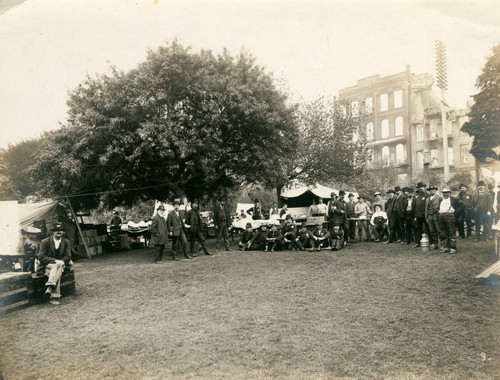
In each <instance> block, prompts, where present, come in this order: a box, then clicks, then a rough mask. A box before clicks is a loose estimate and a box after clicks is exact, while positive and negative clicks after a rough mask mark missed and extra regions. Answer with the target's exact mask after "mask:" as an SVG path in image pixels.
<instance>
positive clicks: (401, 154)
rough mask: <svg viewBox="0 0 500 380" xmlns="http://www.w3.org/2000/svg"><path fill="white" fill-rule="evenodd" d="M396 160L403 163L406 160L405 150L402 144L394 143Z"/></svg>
mask: <svg viewBox="0 0 500 380" xmlns="http://www.w3.org/2000/svg"><path fill="white" fill-rule="evenodd" d="M396 162H397V163H398V164H404V163H405V162H406V151H405V146H404V145H403V144H398V145H396Z"/></svg>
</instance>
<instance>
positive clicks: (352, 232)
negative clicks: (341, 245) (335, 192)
mask: <svg viewBox="0 0 500 380" xmlns="http://www.w3.org/2000/svg"><path fill="white" fill-rule="evenodd" d="M348 198H349V202H347V203H346V208H347V227H348V229H349V239H352V240H354V238H355V237H356V221H355V220H352V219H353V218H355V217H356V211H355V210H356V203H357V202H356V201H355V200H354V194H353V193H349V195H348ZM330 229H331V228H330Z"/></svg>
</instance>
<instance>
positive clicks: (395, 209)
mask: <svg viewBox="0 0 500 380" xmlns="http://www.w3.org/2000/svg"><path fill="white" fill-rule="evenodd" d="M394 192H395V193H396V194H395V195H394V197H393V199H394V200H393V202H392V210H391V213H390V216H389V215H388V216H389V233H390V235H389V240H388V242H390V243H392V242H394V241H398V242H399V241H403V240H404V238H403V231H404V205H403V204H404V200H405V197H404V195H403V194H402V191H401V187H400V186H396V187H395V188H394Z"/></svg>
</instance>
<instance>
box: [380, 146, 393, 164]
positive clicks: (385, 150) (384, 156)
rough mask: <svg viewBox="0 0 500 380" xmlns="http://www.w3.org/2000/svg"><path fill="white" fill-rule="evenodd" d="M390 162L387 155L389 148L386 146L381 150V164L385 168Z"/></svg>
mask: <svg viewBox="0 0 500 380" xmlns="http://www.w3.org/2000/svg"><path fill="white" fill-rule="evenodd" d="M390 162H391V155H390V153H389V147H388V146H387V145H386V146H384V147H383V148H382V163H383V164H384V165H385V166H389V164H390Z"/></svg>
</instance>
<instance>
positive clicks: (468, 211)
mask: <svg viewBox="0 0 500 380" xmlns="http://www.w3.org/2000/svg"><path fill="white" fill-rule="evenodd" d="M459 189H460V193H459V194H458V198H459V199H460V200H461V201H462V202H463V204H464V206H465V207H464V209H463V211H462V212H461V213H460V214H459V215H458V216H457V224H458V236H460V237H461V238H462V239H465V237H466V235H465V228H464V222H465V224H466V225H467V239H470V238H471V237H472V214H473V213H472V195H471V194H470V193H469V192H468V191H467V185H465V184H463V183H462V184H460V187H459Z"/></svg>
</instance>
